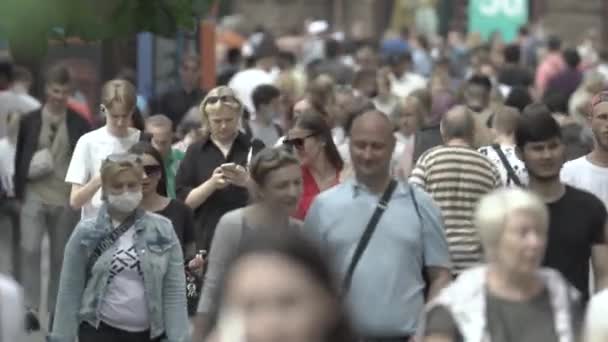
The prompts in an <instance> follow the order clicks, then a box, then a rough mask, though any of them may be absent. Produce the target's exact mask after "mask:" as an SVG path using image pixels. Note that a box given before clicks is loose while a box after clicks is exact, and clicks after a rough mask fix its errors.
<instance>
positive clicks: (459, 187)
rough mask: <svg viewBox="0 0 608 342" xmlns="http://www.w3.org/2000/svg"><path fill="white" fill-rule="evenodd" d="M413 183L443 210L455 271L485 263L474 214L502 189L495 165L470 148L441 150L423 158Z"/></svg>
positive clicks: (414, 171) (446, 148) (437, 148)
mask: <svg viewBox="0 0 608 342" xmlns="http://www.w3.org/2000/svg"><path fill="white" fill-rule="evenodd" d="M410 182H411V183H413V184H416V185H418V186H420V187H422V188H423V189H424V190H426V192H428V193H429V194H430V195H431V197H433V199H434V200H435V202H437V204H438V205H439V207H440V208H441V213H442V215H443V220H444V225H445V229H446V237H447V240H448V245H449V248H450V255H451V257H452V262H453V265H454V268H453V270H454V271H455V272H456V273H460V272H461V271H463V270H465V269H467V268H469V267H471V266H474V265H477V264H479V263H480V262H482V258H483V255H482V250H481V243H480V240H479V235H478V234H477V230H476V229H475V227H474V225H473V212H474V210H475V206H476V205H477V202H479V200H480V199H481V198H482V197H483V196H484V195H485V194H487V193H489V192H491V191H492V190H494V189H496V188H498V187H500V186H502V183H501V180H500V173H499V172H498V170H497V169H496V167H495V166H494V164H492V162H491V161H490V160H489V159H487V158H486V157H485V156H483V155H482V154H480V153H479V152H477V151H475V150H473V149H470V148H466V147H449V146H438V147H435V148H432V149H430V150H428V151H427V152H425V153H424V154H423V155H422V156H420V159H419V160H418V162H417V164H416V167H415V168H414V170H413V171H412V176H411V178H410Z"/></svg>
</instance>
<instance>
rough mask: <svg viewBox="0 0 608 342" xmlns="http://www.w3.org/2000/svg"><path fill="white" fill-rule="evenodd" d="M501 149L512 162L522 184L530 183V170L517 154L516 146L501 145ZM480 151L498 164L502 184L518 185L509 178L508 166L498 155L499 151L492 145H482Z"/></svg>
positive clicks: (510, 162)
mask: <svg viewBox="0 0 608 342" xmlns="http://www.w3.org/2000/svg"><path fill="white" fill-rule="evenodd" d="M500 149H501V150H502V153H504V155H505V157H507V161H508V162H509V164H511V167H512V168H513V171H514V172H515V175H516V176H517V178H519V181H520V182H521V184H522V185H526V184H528V170H526V165H525V164H524V162H523V161H521V159H519V158H518V157H517V155H516V154H515V146H507V145H501V146H500ZM478 151H479V153H481V154H483V155H484V156H486V157H487V158H488V159H489V160H490V161H491V162H492V163H493V164H494V165H496V168H497V169H498V172H499V173H500V179H501V180H502V184H505V185H506V186H508V187H510V186H516V184H515V183H513V182H512V181H510V180H509V179H508V178H509V177H508V174H507V168H506V167H505V166H504V164H503V163H502V160H501V159H500V157H499V156H498V153H496V151H495V150H494V148H493V147H492V146H484V147H481V148H480V149H479V150H478Z"/></svg>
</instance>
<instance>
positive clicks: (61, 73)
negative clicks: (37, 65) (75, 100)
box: [44, 65, 72, 85]
mask: <svg viewBox="0 0 608 342" xmlns="http://www.w3.org/2000/svg"><path fill="white" fill-rule="evenodd" d="M44 81H45V82H46V84H52V83H53V84H60V85H69V84H70V82H71V81H72V77H71V76H70V71H69V70H68V68H66V67H65V66H63V65H55V66H53V67H51V68H50V69H49V70H48V71H47V73H46V77H45V79H44Z"/></svg>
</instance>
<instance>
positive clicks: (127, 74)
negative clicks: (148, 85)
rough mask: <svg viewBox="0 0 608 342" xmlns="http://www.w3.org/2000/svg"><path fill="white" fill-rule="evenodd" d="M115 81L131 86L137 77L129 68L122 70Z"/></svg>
mask: <svg viewBox="0 0 608 342" xmlns="http://www.w3.org/2000/svg"><path fill="white" fill-rule="evenodd" d="M116 79H117V80H125V81H128V82H130V83H131V84H132V85H133V86H135V84H136V83H137V75H136V74H135V70H133V69H131V68H123V69H122V70H120V71H119V72H118V74H117V75H116Z"/></svg>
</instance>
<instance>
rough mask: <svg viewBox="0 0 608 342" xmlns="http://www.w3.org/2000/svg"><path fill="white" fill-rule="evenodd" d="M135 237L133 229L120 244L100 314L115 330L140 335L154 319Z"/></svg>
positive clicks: (113, 257)
mask: <svg viewBox="0 0 608 342" xmlns="http://www.w3.org/2000/svg"><path fill="white" fill-rule="evenodd" d="M134 234H135V229H133V227H131V228H130V229H129V230H127V231H126V232H125V233H124V234H123V235H122V236H121V237H120V238H119V239H118V241H116V247H117V249H116V251H115V252H114V255H113V256H112V263H111V266H110V277H109V279H108V288H107V291H106V294H105V296H104V298H103V299H102V303H101V308H100V314H101V320H102V321H103V322H105V323H106V324H108V325H110V326H112V327H114V328H118V329H121V330H125V331H131V332H140V331H145V330H148V329H149V328H150V319H149V316H148V307H147V303H148V301H147V299H146V291H145V288H144V278H143V275H142V271H141V265H140V260H139V256H138V254H137V251H136V250H135V244H134V240H133V236H134Z"/></svg>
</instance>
